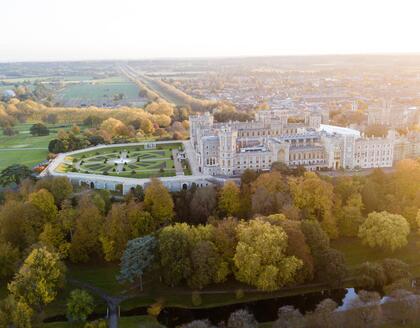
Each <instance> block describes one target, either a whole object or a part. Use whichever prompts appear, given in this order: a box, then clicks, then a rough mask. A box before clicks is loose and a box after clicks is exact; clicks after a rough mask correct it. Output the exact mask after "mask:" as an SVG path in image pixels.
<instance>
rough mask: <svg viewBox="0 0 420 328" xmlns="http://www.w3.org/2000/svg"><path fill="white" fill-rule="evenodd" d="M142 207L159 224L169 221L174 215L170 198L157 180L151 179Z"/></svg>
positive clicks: (166, 190)
mask: <svg viewBox="0 0 420 328" xmlns="http://www.w3.org/2000/svg"><path fill="white" fill-rule="evenodd" d="M144 205H145V208H146V210H147V211H149V212H150V214H152V216H153V217H154V218H155V219H156V220H159V221H160V222H163V221H164V220H168V219H171V218H172V217H173V215H174V213H173V209H174V202H173V200H172V196H171V194H170V193H169V191H168V189H166V188H165V186H164V185H163V184H162V182H161V181H160V180H159V179H155V178H152V179H151V181H150V184H149V185H148V186H147V187H146V191H145V195H144Z"/></svg>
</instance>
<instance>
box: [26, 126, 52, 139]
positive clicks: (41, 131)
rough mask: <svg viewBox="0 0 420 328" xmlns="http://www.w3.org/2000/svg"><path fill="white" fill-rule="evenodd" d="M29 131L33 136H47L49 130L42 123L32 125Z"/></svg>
mask: <svg viewBox="0 0 420 328" xmlns="http://www.w3.org/2000/svg"><path fill="white" fill-rule="evenodd" d="M29 131H30V132H31V134H32V135H33V136H34V137H40V136H47V135H49V134H50V130H48V128H47V127H46V126H45V125H44V124H42V123H37V124H34V125H32V126H31V128H30V130H29Z"/></svg>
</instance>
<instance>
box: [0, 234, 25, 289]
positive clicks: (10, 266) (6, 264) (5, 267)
mask: <svg viewBox="0 0 420 328" xmlns="http://www.w3.org/2000/svg"><path fill="white" fill-rule="evenodd" d="M19 253H20V252H19V249H18V248H16V247H13V246H12V245H11V244H10V243H8V242H0V281H2V280H4V279H7V278H10V277H11V276H13V274H14V273H15V271H16V269H17V268H18V262H19V255H20V254H19Z"/></svg>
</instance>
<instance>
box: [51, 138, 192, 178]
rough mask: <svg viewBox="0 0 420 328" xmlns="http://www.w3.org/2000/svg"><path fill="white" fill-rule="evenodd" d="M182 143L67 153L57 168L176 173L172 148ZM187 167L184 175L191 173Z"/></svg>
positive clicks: (143, 175) (105, 172) (137, 174)
mask: <svg viewBox="0 0 420 328" xmlns="http://www.w3.org/2000/svg"><path fill="white" fill-rule="evenodd" d="M181 148H182V144H180V143H173V144H172V143H171V144H158V145H156V148H153V149H147V148H145V146H144V145H138V146H123V147H117V146H116V147H107V148H103V149H97V150H90V151H86V152H80V153H78V154H75V155H72V156H68V157H66V158H65V160H64V163H63V164H62V165H60V166H59V167H58V169H57V170H58V171H59V172H80V173H88V174H103V175H111V176H119V177H129V178H149V177H154V176H156V177H168V176H175V175H176V170H175V164H174V158H173V154H172V150H173V149H181ZM188 173H189V172H188V171H187V170H184V174H188Z"/></svg>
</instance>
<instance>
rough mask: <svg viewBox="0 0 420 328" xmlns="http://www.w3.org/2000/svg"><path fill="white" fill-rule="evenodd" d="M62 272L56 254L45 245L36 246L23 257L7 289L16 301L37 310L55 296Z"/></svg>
mask: <svg viewBox="0 0 420 328" xmlns="http://www.w3.org/2000/svg"><path fill="white" fill-rule="evenodd" d="M64 273H65V267H64V264H63V263H62V262H61V261H60V258H59V256H58V255H57V254H55V253H51V252H49V251H48V250H47V249H46V248H45V247H42V248H36V249H34V250H32V252H31V253H30V254H29V255H28V257H27V258H26V259H25V261H24V262H23V264H22V266H21V268H20V269H19V271H18V273H17V274H16V275H15V277H14V279H13V281H12V282H11V283H9V284H8V289H9V291H10V293H11V294H12V295H13V296H14V297H15V299H16V300H17V301H23V302H24V303H26V304H28V305H29V306H30V307H33V308H35V309H37V310H38V311H39V310H40V309H42V307H44V306H45V305H47V304H49V303H51V302H52V301H53V300H54V299H55V297H56V296H57V293H58V289H59V288H60V287H62V286H63V284H64Z"/></svg>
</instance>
